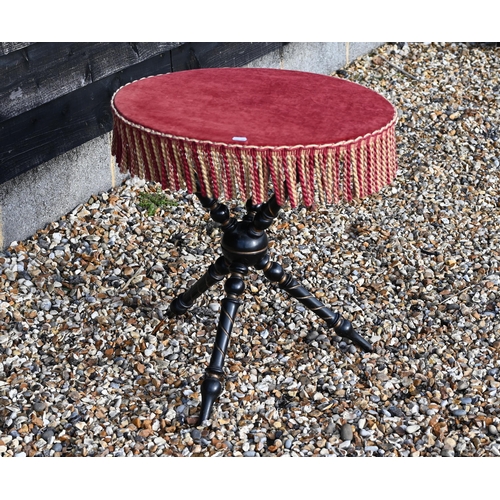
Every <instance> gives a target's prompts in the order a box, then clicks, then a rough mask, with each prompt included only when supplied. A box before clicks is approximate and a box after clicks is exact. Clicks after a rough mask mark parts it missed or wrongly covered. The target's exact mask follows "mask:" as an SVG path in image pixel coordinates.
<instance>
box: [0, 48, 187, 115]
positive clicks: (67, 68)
mask: <svg viewBox="0 0 500 500" xmlns="http://www.w3.org/2000/svg"><path fill="white" fill-rule="evenodd" d="M179 45H181V44H180V42H162V43H150V42H149V43H133V42H113V43H96V42H79V43H61V42H47V43H35V44H32V45H29V46H28V47H23V48H21V49H20V50H17V51H15V52H11V53H9V54H7V55H6V56H4V57H0V75H1V76H0V103H2V104H1V106H0V122H2V121H5V120H8V119H9V118H12V117H14V116H17V115H19V114H21V113H24V112H26V111H30V110H31V109H34V108H36V107H38V106H41V105H42V104H45V103H47V102H49V101H52V100H54V99H57V98H58V97H61V96H63V95H65V94H69V93H70V92H73V91H74V90H78V89H80V88H82V87H85V86H87V85H89V84H91V83H94V82H96V81H98V80H102V79H103V78H106V77H107V76H110V75H113V74H114V73H116V72H118V71H122V70H123V69H126V68H127V67H129V66H132V65H134V64H138V63H140V62H142V61H145V60H147V59H150V58H151V57H154V56H156V55H158V54H162V53H165V52H168V51H169V50H171V49H173V48H174V47H177V46H179Z"/></svg>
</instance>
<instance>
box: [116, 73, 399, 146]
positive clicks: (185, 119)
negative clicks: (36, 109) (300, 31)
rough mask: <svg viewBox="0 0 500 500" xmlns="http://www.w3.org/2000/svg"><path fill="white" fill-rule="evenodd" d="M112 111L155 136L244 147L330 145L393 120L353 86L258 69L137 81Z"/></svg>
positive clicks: (385, 106)
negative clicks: (236, 144) (155, 134)
mask: <svg viewBox="0 0 500 500" xmlns="http://www.w3.org/2000/svg"><path fill="white" fill-rule="evenodd" d="M193 71H195V72H196V74H193ZM114 104H115V107H116V109H117V110H118V112H119V113H120V114H121V115H122V116H123V117H124V118H125V119H127V120H130V121H131V122H133V123H137V124H139V125H142V126H143V127H145V128H147V129H150V130H154V131H157V132H160V133H163V134H168V135H173V136H177V137H185V138H191V139H197V140H201V141H210V142H220V143H224V144H231V143H233V144H234V143H239V144H245V145H252V146H297V145H309V144H335V143H338V142H342V141H348V140H352V139H356V138H358V137H362V136H365V135H366V134H370V133H373V132H375V131H377V130H379V129H381V128H383V127H384V126H386V125H387V124H388V123H389V122H390V121H391V120H392V119H393V117H394V108H393V106H392V105H391V104H390V103H389V102H388V101H387V100H386V99H385V98H384V97H382V96H381V95H379V94H377V93H376V92H374V91H372V90H370V89H368V88H366V87H363V86H361V85H357V84H355V83H352V82H349V81H346V80H341V79H339V78H332V77H329V76H324V75H318V74H313V73H305V72H300V71H280V70H272V69H263V68H259V69H248V68H225V69H200V70H191V71H181V72H179V73H170V74H166V75H159V76H156V77H154V78H145V79H143V80H140V81H137V82H135V83H134V85H129V86H125V87H124V88H123V89H122V90H121V91H120V92H119V93H118V94H117V95H116V97H115V100H114ZM234 137H238V138H246V139H247V140H246V141H243V140H233V138H234Z"/></svg>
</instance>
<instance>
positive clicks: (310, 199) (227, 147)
mask: <svg viewBox="0 0 500 500" xmlns="http://www.w3.org/2000/svg"><path fill="white" fill-rule="evenodd" d="M112 109H113V138H112V154H113V155H114V156H115V157H116V161H117V163H118V165H119V168H120V171H121V172H122V173H130V175H132V176H139V177H142V178H144V179H146V180H148V181H154V182H159V183H161V185H162V188H163V189H169V190H172V191H178V190H179V189H187V191H188V192H189V193H194V192H195V191H196V186H197V182H198V183H199V185H200V189H201V193H202V194H203V195H204V196H213V197H215V198H217V199H219V200H221V201H223V200H230V199H233V198H240V199H241V200H242V201H243V202H245V201H246V200H248V199H250V198H251V199H252V202H253V203H254V204H259V203H263V202H265V201H267V200H268V199H269V196H270V192H274V193H275V195H276V201H277V202H278V204H279V205H281V206H284V205H285V204H286V201H287V200H288V201H289V203H290V205H291V207H296V206H297V205H299V204H301V203H302V204H303V205H304V206H306V207H308V208H310V207H312V206H314V205H322V204H325V203H328V204H332V203H339V202H341V201H348V202H349V201H351V200H353V199H361V198H365V197H366V196H370V195H372V194H374V193H376V192H378V191H380V189H382V187H384V186H385V185H387V184H390V183H391V182H392V181H393V179H394V177H395V175H396V171H397V159H396V137H395V126H396V119H397V113H396V112H395V113H394V116H393V118H392V120H391V121H390V122H389V123H388V124H387V125H386V126H385V127H383V128H382V129H380V130H378V131H376V132H373V133H371V134H368V135H366V136H364V137H359V138H357V139H354V140H352V141H346V142H341V143H337V144H326V145H314V144H313V145H299V146H294V147H271V146H269V147H256V146H244V145H240V144H221V143H213V142H209V141H196V140H193V139H188V138H184V137H175V136H169V135H167V134H160V133H158V132H156V131H154V130H149V129H147V128H144V127H142V126H140V125H138V124H135V123H132V122H130V121H128V120H126V119H125V118H124V117H122V116H121V115H120V114H119V113H118V111H117V110H116V108H115V107H114V103H113V104H112Z"/></svg>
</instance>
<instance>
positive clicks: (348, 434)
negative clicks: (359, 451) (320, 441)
mask: <svg viewBox="0 0 500 500" xmlns="http://www.w3.org/2000/svg"><path fill="white" fill-rule="evenodd" d="M352 438H353V430H352V425H351V424H343V425H342V427H341V428H340V439H342V441H351V440H352Z"/></svg>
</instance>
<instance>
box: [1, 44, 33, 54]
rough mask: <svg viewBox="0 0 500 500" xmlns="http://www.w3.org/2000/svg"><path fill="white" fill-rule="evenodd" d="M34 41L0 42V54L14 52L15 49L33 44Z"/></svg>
mask: <svg viewBox="0 0 500 500" xmlns="http://www.w3.org/2000/svg"><path fill="white" fill-rule="evenodd" d="M33 43H34V42H0V56H4V55H6V54H9V53H10V52H14V51H15V50H19V49H24V47H27V46H28V45H33Z"/></svg>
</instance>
